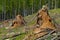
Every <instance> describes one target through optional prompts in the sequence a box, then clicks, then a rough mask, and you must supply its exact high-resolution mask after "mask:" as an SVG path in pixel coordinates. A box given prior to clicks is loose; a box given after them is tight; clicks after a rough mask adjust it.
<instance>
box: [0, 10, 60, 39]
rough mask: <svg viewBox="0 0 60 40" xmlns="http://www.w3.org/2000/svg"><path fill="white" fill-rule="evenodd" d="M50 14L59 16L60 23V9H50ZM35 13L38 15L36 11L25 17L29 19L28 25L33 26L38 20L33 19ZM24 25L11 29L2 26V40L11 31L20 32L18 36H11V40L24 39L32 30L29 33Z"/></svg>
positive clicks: (59, 22) (56, 19) (0, 31)
mask: <svg viewBox="0 0 60 40" xmlns="http://www.w3.org/2000/svg"><path fill="white" fill-rule="evenodd" d="M49 14H50V16H51V17H56V16H57V17H56V18H55V22H56V23H58V24H60V17H59V16H58V15H60V9H53V10H49ZM35 15H36V13H35V14H33V15H28V16H26V17H24V19H25V21H27V24H26V25H27V26H28V27H31V26H33V25H34V24H35V22H36V20H35V19H33V20H32V18H33V17H34V16H35ZM53 21H54V20H53ZM0 24H1V23H0ZM24 27H25V26H22V27H20V28H16V29H10V30H8V29H6V28H5V27H0V40H5V39H4V38H5V37H6V35H8V34H10V32H12V34H14V33H18V32H20V34H19V35H18V36H16V37H10V38H9V39H10V40H23V38H24V37H25V36H26V35H29V34H30V33H31V32H32V31H31V30H29V32H28V33H25V31H24ZM8 36H12V35H8ZM6 39H7V38H6Z"/></svg>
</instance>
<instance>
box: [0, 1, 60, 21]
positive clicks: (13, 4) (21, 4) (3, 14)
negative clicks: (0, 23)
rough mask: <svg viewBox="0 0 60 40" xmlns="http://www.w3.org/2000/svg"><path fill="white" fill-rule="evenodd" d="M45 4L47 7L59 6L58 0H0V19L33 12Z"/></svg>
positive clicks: (54, 7)
mask: <svg viewBox="0 0 60 40" xmlns="http://www.w3.org/2000/svg"><path fill="white" fill-rule="evenodd" d="M45 4H48V6H49V9H56V8H60V0H0V20H6V19H11V18H14V17H15V16H16V15H17V14H21V15H22V16H28V15H31V14H34V13H36V12H37V11H38V10H39V9H40V8H41V7H42V6H43V5H45Z"/></svg>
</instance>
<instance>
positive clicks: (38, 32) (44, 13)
mask: <svg viewBox="0 0 60 40" xmlns="http://www.w3.org/2000/svg"><path fill="white" fill-rule="evenodd" d="M37 25H39V26H38V27H36V28H35V29H34V30H33V34H30V35H28V37H27V38H26V40H35V39H37V38H41V37H43V36H45V35H46V34H48V33H49V32H51V31H53V30H55V29H56V27H55V25H54V23H52V19H51V18H50V16H49V14H48V10H47V6H43V7H42V9H41V10H39V11H38V15H37Z"/></svg>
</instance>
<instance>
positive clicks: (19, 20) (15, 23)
mask: <svg viewBox="0 0 60 40" xmlns="http://www.w3.org/2000/svg"><path fill="white" fill-rule="evenodd" d="M22 25H25V20H24V18H23V17H22V16H21V15H17V16H16V19H15V20H13V22H12V25H11V28H16V27H20V26H22Z"/></svg>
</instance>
